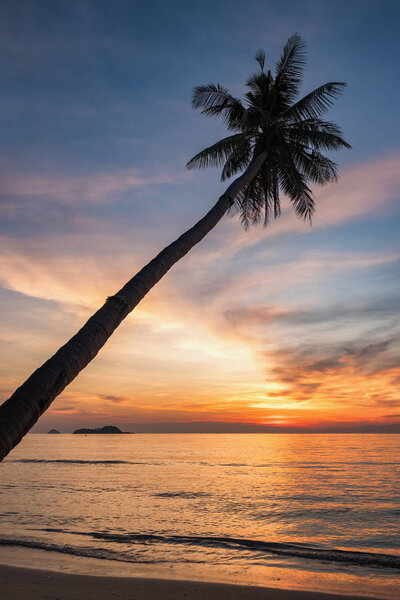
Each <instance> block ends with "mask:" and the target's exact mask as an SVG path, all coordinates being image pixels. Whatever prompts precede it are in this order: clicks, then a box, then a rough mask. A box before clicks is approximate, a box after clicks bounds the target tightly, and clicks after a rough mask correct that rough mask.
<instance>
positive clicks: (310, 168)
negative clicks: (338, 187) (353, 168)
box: [293, 149, 338, 185]
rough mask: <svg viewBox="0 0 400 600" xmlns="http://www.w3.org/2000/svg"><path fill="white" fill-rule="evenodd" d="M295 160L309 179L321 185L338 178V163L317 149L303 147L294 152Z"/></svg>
mask: <svg viewBox="0 0 400 600" xmlns="http://www.w3.org/2000/svg"><path fill="white" fill-rule="evenodd" d="M293 160H294V162H295V164H296V167H297V168H298V169H299V170H300V171H301V173H302V174H303V175H304V176H305V177H306V178H307V179H309V180H311V181H314V182H315V183H318V184H319V185H325V184H326V183H330V182H332V181H337V180H338V166H337V164H336V163H335V162H333V160H330V159H329V158H327V157H326V156H323V154H321V153H320V152H318V151H317V150H311V151H309V150H307V149H301V150H299V151H298V152H293Z"/></svg>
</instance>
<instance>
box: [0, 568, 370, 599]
mask: <svg viewBox="0 0 400 600" xmlns="http://www.w3.org/2000/svg"><path fill="white" fill-rule="evenodd" d="M0 597H1V600H17V599H18V600H28V599H29V600H71V599H72V598H73V599H74V600H79V599H82V600H172V599H173V600H215V599H218V600H338V598H342V599H347V600H355V599H356V598H358V599H360V598H362V597H364V598H365V596H349V595H342V594H341V595H336V594H325V593H318V592H307V591H293V590H282V589H272V588H265V587H253V586H244V585H231V584H225V583H208V582H197V581H178V580H171V579H145V578H139V577H100V576H97V575H73V574H66V573H59V572H56V571H43V570H39V569H27V568H21V567H12V566H8V565H0ZM369 599H370V600H372V597H369Z"/></svg>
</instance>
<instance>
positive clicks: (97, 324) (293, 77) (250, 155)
mask: <svg viewBox="0 0 400 600" xmlns="http://www.w3.org/2000/svg"><path fill="white" fill-rule="evenodd" d="M256 60H257V62H258V65H259V70H258V71H257V72H256V73H255V74H254V75H252V76H251V77H250V78H249V79H248V81H247V83H246V86H247V88H248V91H247V92H246V94H245V97H244V101H240V100H238V99H237V98H234V97H233V96H231V94H230V93H229V92H228V90H226V89H225V88H224V87H222V86H221V85H219V84H217V85H205V86H199V87H196V88H195V90H194V95H193V106H194V108H201V109H202V113H203V114H205V115H210V116H222V117H223V119H224V121H225V123H226V125H227V128H228V130H229V131H230V132H232V134H231V135H230V136H229V137H226V138H224V139H223V140H220V141H219V142H217V143H216V144H214V145H213V146H210V147H209V148H206V149H205V150H203V151H202V152H200V153H199V154H197V155H196V156H195V157H193V158H192V159H191V160H190V161H189V162H188V164H187V167H188V168H189V169H191V168H195V167H208V166H211V165H221V166H223V170H222V177H221V178H222V180H225V179H228V178H230V177H232V176H234V175H237V174H238V173H241V175H240V176H239V177H238V178H237V179H235V180H234V181H233V183H231V184H230V185H229V187H228V188H227V190H226V192H225V193H224V194H223V195H222V196H221V197H220V198H219V199H218V201H217V202H216V204H215V205H214V206H213V208H212V209H211V210H210V211H209V212H208V213H207V214H206V215H205V217H203V218H202V219H201V220H200V221H199V222H198V223H196V224H195V225H194V227H192V228H191V229H189V230H188V231H187V232H186V233H184V234H183V235H181V236H180V237H179V238H178V239H177V240H176V241H174V242H173V243H172V244H170V245H169V246H167V247H166V248H164V250H162V251H161V252H160V253H159V254H158V255H157V256H156V257H155V258H154V259H153V260H152V261H151V262H150V263H148V264H147V265H146V266H145V267H144V268H143V269H142V270H141V271H139V273H137V275H135V276H134V277H133V278H132V279H131V280H130V281H128V283H127V284H126V285H125V286H124V287H123V288H122V289H121V290H120V291H119V292H118V293H117V294H115V295H114V296H110V297H109V298H108V299H107V301H106V302H105V304H104V305H103V306H102V307H101V308H100V309H99V310H98V311H97V312H96V313H95V314H94V315H93V316H92V317H91V318H90V319H89V320H88V321H87V323H86V324H85V325H84V326H83V327H82V329H80V331H78V333H77V334H76V335H75V336H74V337H73V338H71V339H70V340H69V342H67V343H66V344H65V346H62V347H61V348H60V349H59V350H58V351H57V352H56V354H54V356H52V357H51V358H50V359H49V360H48V361H47V362H45V363H44V364H43V365H42V366H41V367H40V368H39V369H37V370H36V371H35V372H34V373H33V374H32V375H31V376H30V377H29V379H27V381H25V383H23V384H22V385H21V387H19V388H18V389H17V390H16V391H15V392H14V394H13V395H12V396H11V398H9V399H8V400H7V401H6V402H5V403H4V404H3V405H2V406H1V407H0V460H1V459H2V458H4V456H6V455H7V454H8V452H9V451H10V450H11V449H12V448H13V447H14V446H15V445H16V444H17V443H18V442H19V441H20V440H21V438H22V437H23V436H24V435H25V433H27V431H29V429H30V428H31V427H32V426H33V425H34V423H35V422H36V421H37V419H38V418H39V416H40V415H41V414H42V413H43V412H44V411H45V410H46V409H47V408H48V407H49V406H50V404H51V403H52V402H53V400H54V399H55V398H56V397H57V396H58V395H59V394H60V393H61V392H62V391H63V390H64V388H65V387H66V386H67V385H68V384H69V383H70V382H71V381H72V380H73V379H74V378H75V377H76V376H77V375H78V373H79V372H80V371H81V370H82V369H84V368H85V366H86V365H87V364H88V363H89V362H90V361H91V360H92V359H93V358H94V357H95V356H96V354H97V353H98V351H99V350H100V348H102V346H103V345H104V344H105V342H106V341H107V339H108V338H109V337H110V335H111V334H112V333H113V331H114V330H115V329H116V328H117V327H118V325H119V324H120V323H121V321H122V320H123V319H124V318H125V317H126V316H127V315H128V314H129V313H130V312H131V311H132V310H133V309H134V307H135V306H136V305H137V304H138V303H139V302H140V300H141V299H142V298H143V297H144V296H145V295H146V294H147V292H148V291H149V290H150V289H151V288H152V287H153V286H154V285H155V284H156V283H157V282H158V281H159V280H160V279H161V278H162V277H163V276H164V275H165V273H166V272H167V271H168V270H169V269H170V268H171V267H172V266H173V265H174V264H175V263H176V262H177V261H178V260H179V259H180V258H182V257H183V256H185V254H186V253H187V252H189V250H190V249H191V248H193V246H195V245H196V244H198V243H199V242H200V241H201V240H202V239H203V238H204V236H205V235H206V234H207V233H208V232H209V231H210V230H211V229H212V228H213V227H215V225H216V224H217V223H218V222H219V221H220V219H221V218H222V217H223V216H224V214H225V213H226V212H227V211H228V210H229V209H230V208H231V207H233V206H234V205H236V207H237V208H238V210H239V211H240V215H241V219H242V222H243V224H244V226H245V227H248V226H249V225H250V224H252V223H258V222H259V221H260V220H263V221H264V224H267V223H268V221H269V219H270V218H271V217H274V218H275V217H277V216H278V215H279V214H280V202H279V194H280V192H283V193H284V194H285V195H286V196H287V197H288V198H289V200H290V201H291V202H292V204H293V206H294V209H295V211H296V213H297V214H298V215H299V216H300V217H302V218H306V219H311V216H312V214H313V212H314V200H313V196H312V192H311V189H310V187H309V185H310V183H319V184H325V183H328V182H330V181H335V180H336V179H337V167H336V165H335V163H333V162H332V161H331V160H330V159H329V158H327V157H326V156H324V155H323V154H322V153H321V151H325V150H338V149H339V148H343V147H346V148H349V144H347V143H346V142H345V141H344V139H343V138H342V136H341V132H340V129H339V128H338V127H337V125H335V124H334V123H330V122H328V121H323V120H321V115H322V114H323V112H324V111H325V110H326V109H328V108H329V107H330V106H331V105H332V102H333V100H334V99H335V98H336V97H337V96H338V95H339V94H340V92H341V91H342V89H343V86H344V85H345V84H344V83H338V82H331V83H325V84H324V85H322V86H321V87H318V88H317V89H315V90H314V91H312V92H310V93H309V94H307V95H306V96H304V97H303V98H301V99H298V95H299V89H300V85H301V81H302V72H303V66H304V63H305V53H304V43H303V42H302V40H301V39H300V37H299V36H298V35H294V36H292V37H291V38H289V40H288V42H287V43H286V45H285V47H284V49H283V52H282V56H281V58H280V59H279V61H278V63H277V65H276V70H275V75H273V74H272V73H271V71H265V70H264V63H265V55H264V53H263V52H259V53H257V55H256Z"/></svg>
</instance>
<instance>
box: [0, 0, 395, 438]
mask: <svg viewBox="0 0 400 600" xmlns="http://www.w3.org/2000/svg"><path fill="white" fill-rule="evenodd" d="M0 11H1V12H0V15H1V19H0V23H1V25H0V27H1V38H2V48H3V52H2V54H1V57H0V69H1V74H2V89H1V92H0V103H1V111H0V119H1V132H2V136H1V139H2V142H1V154H0V156H1V159H0V182H1V186H2V190H1V205H0V211H1V225H0V243H1V255H2V259H1V260H2V265H1V271H0V283H1V288H0V302H1V306H2V313H1V318H2V320H3V325H2V331H3V336H2V348H1V352H2V357H3V361H2V364H3V368H2V372H1V377H2V379H1V380H0V391H1V393H2V395H3V396H4V398H6V397H7V396H8V395H9V394H10V393H11V392H12V391H13V389H14V388H15V387H16V386H17V385H18V384H19V383H20V382H21V381H22V380H23V378H24V377H25V376H27V375H29V373H30V371H31V370H32V369H33V368H35V367H36V366H38V364H40V361H42V360H44V359H46V358H47V356H48V354H49V353H51V352H52V351H54V350H56V349H57V347H58V346H59V345H60V344H62V343H63V342H64V341H65V339H66V338H67V337H68V336H69V335H71V334H73V333H74V332H75V330H76V329H77V328H78V327H79V326H80V324H82V322H83V321H84V320H85V318H87V316H88V315H89V314H90V312H91V311H92V310H93V309H94V308H95V307H96V306H97V305H98V304H100V303H101V301H102V300H103V299H104V298H105V297H106V296H107V295H109V294H110V293H113V292H114V291H115V289H116V288H118V286H120V285H121V284H122V283H124V281H125V280H126V279H128V278H129V277H130V276H131V275H132V274H133V273H134V272H135V270H136V269H138V268H140V267H141V266H142V264H143V263H144V262H145V261H146V260H148V259H150V258H151V257H152V256H153V255H154V254H155V253H156V252H157V251H158V250H159V249H160V248H161V247H163V246H164V245H165V244H167V243H169V242H170V241H171V240H172V239H173V238H174V237H176V236H177V235H179V234H180V233H181V232H182V231H183V230H184V229H185V228H187V227H189V226H191V224H192V223H193V222H194V221H195V220H196V219H197V218H199V217H200V216H202V214H204V212H205V211H206V210H207V209H208V208H209V207H210V206H211V205H212V203H213V202H214V201H215V200H216V199H217V197H218V196H219V195H220V194H221V193H222V191H223V189H224V187H223V185H222V184H221V183H220V182H219V173H218V171H217V170H215V169H211V170H208V171H203V172H188V171H186V170H185V163H186V162H187V160H188V159H189V158H191V156H193V155H194V154H195V153H197V152H198V151H199V150H200V149H202V148H203V147H205V146H207V145H210V144H211V143H212V142H214V141H216V140H217V139H218V138H220V137H223V136H224V134H225V130H224V127H223V124H222V123H219V122H218V121H213V120H210V119H208V120H207V119H205V118H204V117H202V116H201V115H200V114H198V113H196V112H195V111H194V110H193V109H192V108H191V106H190V100H191V94H192V89H193V87H194V86H195V85H198V84H203V83H212V82H220V83H221V84H223V85H225V86H227V87H228V88H229V89H230V90H231V91H232V92H233V93H234V94H235V95H240V94H241V93H242V92H243V85H244V82H245V80H246V77H247V76H248V74H249V73H251V72H252V71H253V70H255V67H256V63H255V62H254V59H253V57H254V54H255V52H256V51H257V50H258V49H259V48H264V49H265V50H266V53H267V62H268V63H269V65H271V66H273V65H274V63H275V61H276V60H277V58H278V57H279V54H280V52H281V48H282V46H283V44H284V42H285V41H286V39H287V38H288V37H289V36H290V35H291V34H292V33H294V32H296V31H297V32H298V33H300V35H302V37H303V38H304V39H305V40H306V42H307V46H308V51H307V56H308V61H307V68H306V72H305V79H304V88H303V91H304V93H306V92H307V91H309V90H310V89H312V88H314V87H317V86H318V85H320V84H321V83H324V82H326V81H332V80H333V81H346V82H347V83H348V88H347V89H346V91H345V93H344V94H343V96H342V97H341V98H340V99H339V100H338V101H337V103H336V105H335V107H334V108H333V109H332V110H331V111H330V113H329V117H328V118H329V119H331V120H334V121H336V122H338V123H339V124H340V126H341V127H342V129H343V131H344V134H345V137H346V139H347V140H348V141H349V142H350V143H351V145H352V147H353V149H352V150H351V151H349V150H346V151H342V152H340V153H337V154H336V155H335V156H334V157H333V158H334V159H335V160H336V161H337V162H338V163H339V165H340V167H341V173H342V177H341V180H340V182H339V183H338V184H337V185H332V186H330V187H329V188H324V189H321V190H318V189H316V190H315V195H316V198H317V214H316V217H315V219H314V225H313V228H312V229H310V227H309V226H308V225H305V224H304V223H301V222H298V221H296V220H295V219H294V218H293V217H292V216H290V215H289V214H286V212H284V215H283V216H282V218H281V220H280V221H279V222H277V223H275V224H272V225H271V227H270V228H268V229H267V230H261V229H257V230H254V231H250V232H247V233H244V232H243V231H242V230H241V229H240V225H239V223H238V222H237V220H235V219H230V218H226V219H225V221H224V223H222V224H221V225H220V226H219V227H218V231H214V232H212V233H211V234H210V237H209V240H207V241H205V242H204V243H203V244H201V245H200V246H199V248H196V249H195V250H194V251H193V255H192V254H191V255H190V256H189V257H187V258H186V259H185V261H184V262H182V265H178V266H177V267H176V268H175V269H174V271H173V272H172V273H170V274H169V275H168V276H167V278H166V280H165V281H163V282H161V284H160V285H159V287H158V288H157V290H154V292H152V294H151V296H150V297H149V298H148V299H146V300H145V301H144V303H143V306H141V307H140V309H139V310H138V313H137V315H135V316H132V317H130V318H129V319H128V321H127V322H126V324H124V326H123V328H124V329H123V331H122V332H121V333H120V332H118V333H117V334H116V337H115V339H114V338H113V340H111V341H110V346H109V347H107V348H106V349H104V351H103V352H102V354H101V355H100V356H99V358H98V359H96V361H95V363H93V365H91V366H90V367H89V368H88V370H87V372H85V373H83V374H82V375H81V376H80V377H79V378H78V379H77V381H76V382H74V383H73V384H72V386H71V388H69V389H68V390H67V391H66V392H65V393H64V394H63V396H62V397H61V398H60V399H58V400H57V401H56V403H55V404H54V405H53V407H54V410H53V412H52V411H50V412H49V413H48V414H47V415H45V416H44V417H43V418H42V420H41V421H40V422H39V425H38V428H39V430H40V428H42V430H46V428H49V427H50V426H57V427H58V428H60V429H63V427H64V429H65V430H68V428H71V427H74V426H79V425H85V424H86V423H87V422H90V423H92V422H93V423H100V424H102V423H103V421H104V420H108V421H109V420H110V419H111V420H112V421H113V422H114V421H115V422H116V423H117V424H118V423H124V424H126V423H128V424H129V423H131V424H132V426H134V427H135V428H136V429H137V428H138V425H137V424H138V423H142V422H143V423H155V422H157V423H164V422H168V423H178V422H188V421H196V422H198V421H200V422H203V421H204V422H206V421H207V422H209V421H215V420H217V421H221V422H227V423H231V422H239V421H240V422H243V421H246V422H247V421H249V422H250V421H251V422H257V423H262V424H265V425H266V426H269V425H271V424H272V425H275V424H277V423H278V422H279V423H280V424H283V425H284V424H286V425H288V426H289V425H290V424H292V423H303V422H307V423H308V422H313V423H314V422H315V423H317V422H318V423H319V424H326V423H327V424H332V427H333V426H335V423H336V421H342V420H344V421H346V422H348V423H353V422H357V423H358V421H359V413H360V411H361V412H364V413H365V419H366V422H368V425H374V424H379V426H380V425H382V424H385V423H386V422H387V421H390V423H392V422H393V421H396V419H397V416H396V415H398V414H399V413H400V400H399V398H398V396H396V382H397V381H398V380H397V379H396V378H398V377H399V372H398V370H399V368H400V365H399V363H398V361H397V359H396V355H398V350H399V348H398V346H396V342H395V340H393V339H392V337H393V332H396V331H398V329H397V328H398V327H399V322H398V309H397V306H398V305H399V303H398V300H399V298H400V290H399V285H398V275H399V261H400V247H399V222H400V206H399V196H398V190H399V183H400V175H399V170H400V169H399V168H400V151H399V143H398V139H399V116H398V115H399V111H398V97H399V77H398V55H399V41H398V22H399V17H400V14H399V13H400V8H399V6H398V3H397V2H391V1H385V0H384V1H381V2H377V1H374V2H372V1H371V2H369V1H362V2H356V1H351V0H350V1H347V2H341V1H339V2H322V1H307V2H305V1H303V2H302V1H300V2H293V1H280V2H275V1H274V2H272V1H263V2H258V1H251V0H250V1H249V2H247V3H246V4H244V3H242V2H238V1H233V2H226V1H225V2H221V1H216V2H208V1H206V2H202V3H201V4H195V3H190V2H168V3H163V2H160V1H150V2H148V1H147V2H126V1H124V2H121V1H115V2H101V1H96V2H62V1H56V2H54V1H52V2H46V1H43V0H41V1H40V2H34V1H30V2H19V3H15V2H3V3H2V8H1V9H0ZM357 311H358V312H357ZM135 312H136V311H135ZM311 313H314V314H316V315H320V316H319V318H317V317H316V318H315V319H311V318H310V316H309V315H310V314H311ZM232 315H233V316H232ZM371 344H372V345H374V344H375V346H372V349H373V348H375V351H374V354H375V358H374V357H373V356H371V348H370V347H371ZM299 348H302V349H303V352H302V353H301V352H300V351H299ZM369 348H370V350H368V349H369ZM363 352H364V353H363ZM363 356H364V357H366V356H368V361H366V359H365V363H363ZM321 357H322V359H323V360H326V361H328V360H329V361H330V363H329V364H330V369H331V370H330V371H329V372H328V373H327V372H326V371H318V369H316V368H315V365H317V366H318V365H319V364H320V358H321ZM304 361H306V362H304ZM324 364H325V363H324ZM326 364H328V363H326ZM304 369H308V370H309V372H310V373H311V374H312V376H311V375H310V377H308V378H307V382H305V381H304ZM288 370H289V371H290V372H291V376H290V377H292V381H291V382H290V386H289V387H288V385H289V384H288V385H286V387H285V384H284V381H283V380H284V379H285V378H286V380H287V383H288V381H289V379H290V377H289V375H288ZM283 372H285V376H283V375H282V373H283ZM105 373H106V374H107V378H106V377H105ZM301 373H303V374H301ZM372 375H373V378H375V379H376V381H375V379H374V381H372V383H371V381H370V379H371V377H372ZM341 377H342V379H343V380H346V385H345V386H342V388H343V389H342V388H341V389H339V384H338V381H339V380H340V378H341ZM329 382H330V383H329ZM313 386H314V387H313ZM317 389H318V390H319V391H318V394H320V395H318V394H317V392H315V393H314V390H317ZM277 390H278V391H277ZM302 390H303V391H302ZM321 390H323V394H322V392H321ZM278 393H279V394H280V396H276V398H278V399H279V402H280V404H279V402H278V400H276V401H275V400H274V395H273V394H278ZM107 397H108V398H114V400H107ZM288 398H291V400H290V402H289V401H288V400H287V399H288ZM115 399H118V400H115ZM157 399H158V400H157ZM285 399H286V400H287V402H286V404H285ZM335 399H336V400H335ZM342 404H345V405H346V406H347V408H346V411H344V412H343V408H342ZM257 406H258V408H257ZM285 406H286V408H285ZM63 409H65V410H63ZM66 409H68V410H66ZM303 409H304V410H303ZM302 410H303V413H302V412H301V411H302ZM285 411H286V412H285ZM304 411H305V412H304ZM277 415H278V417H279V418H278V417H277ZM302 415H303V416H302ZM304 415H305V416H304ZM307 415H312V417H310V416H307ZM385 419H386V421H385ZM171 427H172V425H171Z"/></svg>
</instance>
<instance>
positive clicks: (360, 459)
mask: <svg viewBox="0 0 400 600" xmlns="http://www.w3.org/2000/svg"><path fill="white" fill-rule="evenodd" d="M0 478H1V479H0V482H1V485H0V493H1V498H0V500H1V509H0V512H1V521H2V528H1V537H2V538H3V540H4V541H6V540H8V541H9V542H10V541H13V542H14V543H20V544H24V545H27V546H29V545H31V546H35V547H37V548H43V549H53V550H58V551H63V552H68V553H72V554H74V553H75V554H78V555H84V556H97V557H103V558H111V559H114V560H115V559H117V560H122V561H128V562H133V563H156V564H165V563H173V564H174V565H176V564H182V565H184V564H187V563H190V564H192V565H193V568H194V569H195V568H196V564H197V565H200V564H208V565H221V564H229V565H240V566H242V567H243V568H249V567H255V566H257V567H263V568H265V569H268V568H276V567H277V566H279V565H283V564H285V565H287V564H290V565H291V567H293V568H296V569H302V570H314V571H315V570H317V571H319V572H322V571H325V572H328V571H335V570H336V571H337V570H338V569H341V568H342V569H347V570H349V569H353V572H355V571H354V570H356V571H357V569H358V570H361V571H362V570H363V569H364V571H363V572H364V573H365V572H366V570H368V572H369V574H371V573H372V571H371V569H372V570H373V569H378V572H377V573H374V576H375V575H376V577H378V578H379V577H380V578H382V577H384V576H385V575H384V574H383V573H382V571H383V570H384V569H389V570H390V571H392V570H393V568H399V566H400V538H399V518H400V484H399V482H400V451H399V447H398V436H397V435H364V434H358V435H293V434H292V435H283V434H274V435H268V434H256V435H255V434H249V435H241V434H235V435H232V434H226V435H223V434H221V435H215V434H204V435H199V434H196V435H191V434H185V435H130V436H119V435H108V436H107V435H91V436H78V435H57V436H54V435H53V436H50V435H29V436H27V437H26V438H25V440H24V442H23V443H22V444H20V446H18V447H17V448H16V449H15V450H14V451H13V452H12V453H11V454H10V456H9V458H8V459H6V460H5V461H4V463H3V464H1V465H0ZM221 540H222V542H221ZM333 549H336V550H343V551H344V552H337V551H336V552H334V551H332V550H333ZM368 553H376V554H379V555H380V556H383V558H380V557H378V556H376V557H372V558H371V557H370V554H368ZM384 555H389V556H386V558H385V556H384ZM343 565H345V566H343ZM357 573H358V571H357ZM389 576H393V574H392V575H389V574H388V575H387V577H389Z"/></svg>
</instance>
